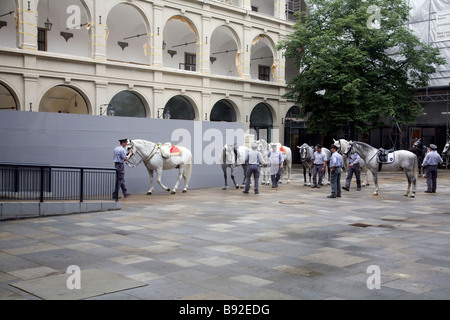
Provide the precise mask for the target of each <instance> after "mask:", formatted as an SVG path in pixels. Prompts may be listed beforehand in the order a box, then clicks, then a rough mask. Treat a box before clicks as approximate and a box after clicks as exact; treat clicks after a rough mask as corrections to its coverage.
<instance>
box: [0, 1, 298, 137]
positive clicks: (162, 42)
mask: <svg viewBox="0 0 450 320" xmlns="http://www.w3.org/2000/svg"><path fill="white" fill-rule="evenodd" d="M302 9H305V5H304V2H302V1H290V0H289V1H288V0H224V1H219V0H164V1H162V0H128V1H118V0H58V1H57V0H29V1H27V0H2V1H1V2H0V108H1V109H14V110H21V111H34V112H56V113H72V114H89V115H97V116H100V115H102V116H107V115H115V116H128V117H144V118H145V117H146V118H162V117H163V116H166V117H168V116H169V115H170V118H171V119H184V120H194V121H229V122H241V123H244V124H245V129H247V130H249V129H255V130H256V133H257V137H258V138H265V139H267V140H269V141H281V142H284V141H285V123H286V121H289V118H292V114H298V111H299V109H298V107H296V106H295V105H294V104H293V103H292V102H289V101H286V100H285V99H283V98H282V96H283V94H284V93H285V92H286V83H287V82H288V81H289V79H290V78H292V77H293V76H294V75H295V74H296V72H297V71H298V70H296V68H295V65H294V63H293V61H289V60H288V59H285V57H284V56H283V53H282V52H281V51H278V50H277V49H276V44H277V43H278V41H279V40H280V39H282V38H283V37H285V36H286V35H288V34H289V33H291V32H292V26H293V23H294V22H293V21H289V18H290V17H292V13H293V12H294V11H296V10H302ZM289 115H291V116H289ZM286 117H288V120H286Z"/></svg>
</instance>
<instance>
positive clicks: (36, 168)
mask: <svg viewBox="0 0 450 320" xmlns="http://www.w3.org/2000/svg"><path fill="white" fill-rule="evenodd" d="M117 183H118V171H117V170H116V169H110V168H87V167H63V166H49V165H28V164H8V163H0V200H35V201H40V202H44V201H49V200H50V201H52V200H53V201H54V200H58V201H61V200H78V201H80V202H83V201H85V200H116V201H118V199H119V198H118V195H116V196H115V197H113V192H114V189H115V187H116V185H117Z"/></svg>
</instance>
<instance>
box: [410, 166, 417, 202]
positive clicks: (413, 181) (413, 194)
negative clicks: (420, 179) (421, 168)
mask: <svg viewBox="0 0 450 320" xmlns="http://www.w3.org/2000/svg"><path fill="white" fill-rule="evenodd" d="M409 174H410V176H411V182H412V192H411V194H410V195H409V197H410V198H415V197H416V187H417V179H416V176H415V175H414V170H412V172H410V173H409Z"/></svg>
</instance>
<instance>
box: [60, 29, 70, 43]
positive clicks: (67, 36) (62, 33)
mask: <svg viewBox="0 0 450 320" xmlns="http://www.w3.org/2000/svg"><path fill="white" fill-rule="evenodd" d="M61 37H63V38H64V40H66V42H67V41H69V39H70V38H73V33H71V32H63V31H61Z"/></svg>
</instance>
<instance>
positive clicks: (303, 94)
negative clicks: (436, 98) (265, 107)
mask: <svg viewBox="0 0 450 320" xmlns="http://www.w3.org/2000/svg"><path fill="white" fill-rule="evenodd" d="M308 3H309V12H308V14H303V15H302V17H301V19H299V20H298V22H297V23H296V24H295V26H294V32H293V33H292V34H291V35H289V36H288V37H287V38H286V39H283V40H281V41H280V43H279V44H278V49H279V50H284V51H285V55H286V57H290V58H295V61H296V64H297V67H298V68H299V70H300V73H299V75H297V76H296V77H294V78H293V79H292V81H291V82H290V83H289V84H288V89H289V90H288V93H287V94H286V95H285V98H287V99H289V100H293V101H295V102H296V103H298V104H300V105H301V106H302V113H303V115H305V116H306V115H307V116H308V129H309V132H310V133H320V134H324V135H334V134H336V132H337V131H338V129H339V128H342V127H345V126H348V127H350V129H351V136H352V138H353V139H355V138H356V132H358V133H368V132H369V131H370V130H371V129H373V128H377V127H379V126H380V124H381V122H382V119H383V118H384V119H390V120H392V119H395V122H396V123H398V124H399V125H405V124H410V123H414V122H415V120H416V117H417V116H418V115H420V114H422V113H423V108H422V107H421V106H420V104H419V103H418V101H417V100H416V99H415V98H414V96H413V93H414V88H417V87H423V86H427V84H428V81H429V77H430V75H431V74H432V73H433V72H435V70H436V66H437V65H440V64H444V63H445V59H443V58H442V57H441V56H440V52H439V49H438V48H433V47H431V46H429V45H426V44H423V43H421V42H420V40H419V39H418V37H417V36H415V35H414V34H412V32H411V31H409V30H408V28H407V27H406V24H407V21H408V14H409V10H410V8H409V7H408V6H407V4H406V1H404V0H366V1H364V0H310V1H309V2H308Z"/></svg>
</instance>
